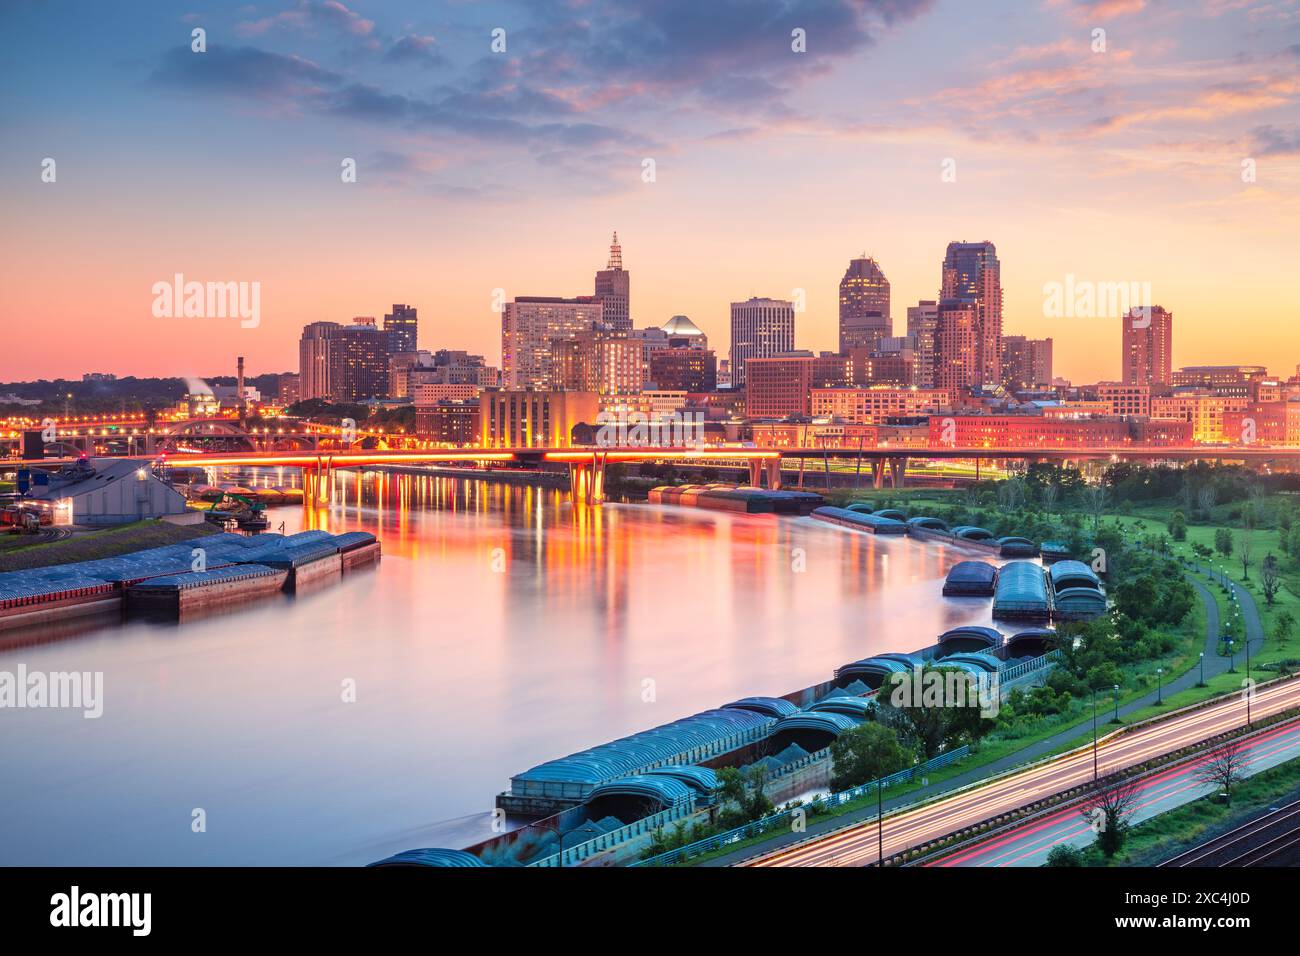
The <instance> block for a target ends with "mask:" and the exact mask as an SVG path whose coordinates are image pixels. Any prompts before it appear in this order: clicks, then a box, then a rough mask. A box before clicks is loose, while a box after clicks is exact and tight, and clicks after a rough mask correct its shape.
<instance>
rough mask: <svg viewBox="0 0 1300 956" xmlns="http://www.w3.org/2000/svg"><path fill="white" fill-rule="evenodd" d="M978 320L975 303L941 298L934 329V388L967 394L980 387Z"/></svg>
mask: <svg viewBox="0 0 1300 956" xmlns="http://www.w3.org/2000/svg"><path fill="white" fill-rule="evenodd" d="M978 339H979V318H978V308H977V306H976V304H975V303H974V302H970V301H966V300H964V299H942V300H940V302H939V313H938V322H937V323H936V324H935V330H934V387H936V388H946V389H948V390H949V391H951V392H954V393H957V392H965V391H966V390H967V389H969V388H970V387H971V386H973V385H980V384H982V382H981V376H980V371H979V370H980V362H979V348H978Z"/></svg>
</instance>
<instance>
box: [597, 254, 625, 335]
mask: <svg viewBox="0 0 1300 956" xmlns="http://www.w3.org/2000/svg"><path fill="white" fill-rule="evenodd" d="M631 294H632V276H631V274H630V273H629V272H628V271H627V270H626V269H624V268H623V247H622V246H620V245H619V244H618V233H617V232H616V233H614V241H613V242H611V243H610V245H609V263H608V265H606V267H605V268H604V269H601V270H600V271H599V272H597V273H596V298H597V299H599V300H600V302H601V304H602V305H603V306H604V311H603V312H602V316H603V318H602V319H601V321H603V322H604V323H605V325H607V326H608V327H609V328H611V329H613V330H614V331H616V332H626V331H628V330H630V329H631V328H632V312H631Z"/></svg>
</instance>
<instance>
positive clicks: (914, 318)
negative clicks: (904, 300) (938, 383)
mask: <svg viewBox="0 0 1300 956" xmlns="http://www.w3.org/2000/svg"><path fill="white" fill-rule="evenodd" d="M938 328H939V303H938V302H935V301H934V300H933V299H922V300H920V301H919V302H918V303H917V304H916V305H909V306H908V307H907V336H908V338H910V339H911V340H912V343H913V349H914V350H915V351H914V359H915V363H916V365H915V375H916V384H917V386H918V387H920V388H934V383H935V373H934V359H935V348H936V346H935V332H936V331H937V330H938Z"/></svg>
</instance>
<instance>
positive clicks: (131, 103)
mask: <svg viewBox="0 0 1300 956" xmlns="http://www.w3.org/2000/svg"><path fill="white" fill-rule="evenodd" d="M196 29H201V30H203V31H204V34H203V36H204V40H205V49H204V50H203V51H202V52H196V51H195V50H194V49H193V46H194V44H195V41H194V39H193V31H194V30H196ZM497 31H504V33H500V32H497ZM796 31H801V33H798V34H796ZM494 36H495V37H497V41H496V43H497V46H498V47H500V45H501V39H504V50H499V51H494V50H493V43H494ZM797 37H802V38H803V46H804V51H803V52H796V50H795V49H794V47H796V46H798V45H799V42H798V39H797ZM0 77H2V79H3V83H2V84H0V210H3V217H2V220H3V223H4V227H3V229H0V326H2V327H3V329H4V333H5V334H4V340H5V342H6V345H5V347H4V348H3V349H0V381H15V380H27V379H35V378H54V377H79V376H80V375H81V374H82V373H83V372H88V371H106V372H113V373H116V374H118V375H128V374H134V375H168V376H172V375H174V376H188V375H212V374H233V368H234V364H235V356H236V355H243V356H245V357H246V361H247V367H248V371H249V373H250V374H262V373H265V372H280V371H293V370H296V368H297V340H298V336H299V334H300V332H301V328H302V326H303V325H304V324H306V323H308V322H313V321H321V320H331V321H343V322H346V321H348V320H350V319H351V318H352V317H353V316H359V315H372V316H377V317H382V316H383V314H384V313H385V312H387V311H389V310H390V307H391V305H392V304H393V303H395V302H403V303H409V304H413V305H415V306H417V307H418V309H419V315H420V326H421V327H420V341H419V345H420V347H421V348H425V349H437V348H458V349H468V350H470V351H473V352H478V353H482V354H484V355H485V356H486V357H487V358H488V360H489V361H490V362H492V363H494V364H495V363H497V362H498V361H499V358H500V315H499V314H498V313H497V312H494V311H493V297H494V293H495V291H496V290H498V289H499V290H503V291H504V295H505V296H506V297H513V296H516V295H560V296H573V295H584V294H591V293H592V291H593V289H592V282H593V273H594V272H595V270H597V269H598V268H602V267H603V266H604V264H605V260H606V258H607V256H608V246H609V240H610V234H611V233H612V232H613V231H614V230H617V231H618V234H619V238H620V240H621V242H622V246H623V261H624V266H625V267H626V268H627V269H628V270H629V271H630V272H631V287H632V295H631V312H632V318H633V321H634V323H635V324H636V325H637V326H638V327H642V326H648V325H660V324H662V323H663V322H665V321H666V320H667V319H668V318H669V317H671V316H673V315H676V314H685V315H688V316H690V317H691V319H692V320H694V321H695V322H696V324H698V325H699V326H700V327H701V328H702V329H703V330H704V331H705V332H706V333H707V334H708V335H709V337H710V339H711V343H712V344H713V346H714V347H715V348H716V349H717V350H718V353H719V357H725V355H726V350H727V344H728V315H729V311H728V303H730V302H732V301H735V300H741V299H745V298H748V297H750V296H755V295H759V296H771V297H773V298H790V297H792V296H793V295H797V294H798V293H796V292H795V290H802V295H803V297H804V299H805V301H806V310H805V311H803V312H801V313H799V314H798V315H797V316H796V345H797V346H798V347H799V348H807V349H814V350H821V349H833V348H835V347H836V341H837V336H836V328H837V299H836V295H837V287H838V283H839V279H840V277H841V276H842V275H843V272H844V269H845V267H846V265H847V264H848V260H849V259H851V258H852V257H854V256H857V255H861V254H862V253H866V254H868V255H871V256H873V257H875V258H876V259H877V260H878V261H879V263H880V264H881V267H882V268H883V269H884V271H885V273H886V275H887V276H888V277H889V279H890V282H891V284H892V293H893V305H892V312H893V318H894V323H895V331H896V333H897V334H902V333H903V332H904V331H905V328H904V325H905V315H906V307H907V306H908V305H909V304H914V303H915V302H916V301H917V300H918V299H933V298H935V297H936V296H937V293H938V288H939V282H940V263H941V261H942V259H943V254H944V249H945V246H946V245H947V243H948V242H950V241H954V240H965V241H980V240H988V241H991V242H993V243H995V244H996V246H997V250H998V255H999V257H1000V260H1001V264H1002V284H1003V287H1004V296H1005V306H1004V313H1005V317H1004V333H1006V334H1024V335H1030V336H1035V337H1044V336H1051V337H1052V338H1053V339H1054V340H1055V366H1056V374H1058V375H1063V376H1065V377H1068V378H1070V379H1072V380H1073V381H1075V382H1091V381H1097V380H1105V379H1114V378H1116V377H1118V375H1119V336H1120V333H1119V329H1120V319H1119V318H1118V317H1116V316H1114V315H1088V314H1086V311H1087V310H1086V308H1082V307H1081V308H1076V309H1072V310H1067V314H1065V315H1060V314H1056V312H1055V311H1054V310H1053V309H1051V308H1050V307H1048V304H1047V303H1048V300H1049V292H1050V290H1052V289H1053V288H1055V287H1057V286H1064V285H1065V284H1066V283H1067V282H1071V281H1072V282H1073V283H1074V285H1075V287H1076V288H1079V287H1080V286H1081V284H1082V285H1083V286H1087V284H1089V283H1093V284H1097V283H1108V284H1109V283H1122V284H1123V285H1124V287H1125V288H1126V289H1127V288H1130V287H1132V288H1133V289H1134V293H1135V295H1138V294H1142V295H1145V294H1146V292H1147V291H1148V290H1149V294H1150V297H1151V299H1152V300H1153V301H1154V303H1155V304H1159V305H1162V306H1164V307H1165V308H1167V309H1169V310H1171V311H1172V312H1173V314H1174V363H1175V365H1176V366H1177V365H1194V364H1236V363H1243V364H1264V365H1267V366H1268V367H1269V368H1270V369H1271V370H1272V371H1273V372H1275V373H1281V374H1283V375H1289V374H1291V373H1292V372H1294V371H1295V369H1296V366H1297V363H1300V283H1297V282H1296V277H1297V274H1298V273H1300V269H1298V268H1297V264H1298V263H1300V0H1181V2H1166V0H1090V2H1083V0H1017V2H998V0H984V2H980V3H978V4H977V3H970V2H968V0H863V2H852V0H748V2H740V0H710V2H709V3H701V2H698V0H622V2H618V3H601V2H596V0H527V2H488V3H470V2H456V0H452V2H441V3H438V2H425V0H409V2H406V0H387V2H383V3H378V2H369V3H363V2H354V3H349V4H347V5H344V4H343V3H341V2H335V0H280V2H276V3H258V4H245V3H220V2H209V3H203V4H200V5H195V6H192V7H187V6H186V5H185V4H180V3H178V4H155V3H150V4H143V3H102V2H61V0H50V2H32V0H6V2H5V3H3V4H2V5H0ZM47 160H53V161H54V164H53V174H54V175H53V181H46V179H48V178H49V164H48V163H47ZM348 160H352V161H353V162H354V163H355V170H356V176H355V181H354V182H345V181H344V164H345V162H346V161H348ZM651 171H652V172H653V175H652V176H651V175H650V174H649V173H650V172H651ZM176 273H181V274H182V275H183V276H184V277H185V279H186V280H188V281H198V282H248V283H257V288H258V291H259V297H260V298H259V304H260V310H259V314H258V318H257V322H256V323H255V324H254V323H252V322H250V321H244V322H241V321H240V320H239V319H238V318H232V317H219V316H190V317H185V316H184V315H183V314H182V315H179V316H169V315H166V314H163V315H161V316H160V315H157V314H155V312H156V311H157V310H156V309H155V308H154V306H155V288H154V287H155V283H159V282H168V283H170V282H171V281H172V277H173V276H174V275H175V274H176ZM1071 277H1072V278H1071ZM250 288H251V287H250ZM1135 304H1141V303H1135ZM1081 312H1082V313H1085V314H1079V313H1081ZM1070 313H1073V314H1070Z"/></svg>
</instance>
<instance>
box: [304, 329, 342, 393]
mask: <svg viewBox="0 0 1300 956" xmlns="http://www.w3.org/2000/svg"><path fill="white" fill-rule="evenodd" d="M341 328H343V326H341V325H339V324H338V323H337V322H312V323H311V324H310V325H306V326H304V327H303V330H302V337H301V338H300V339H299V340H298V375H299V385H298V395H299V397H300V398H302V399H304V400H305V399H308V398H329V397H330V377H329V339H330V336H331V335H333V334H334V333H335V332H336V331H338V330H339V329H341Z"/></svg>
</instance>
